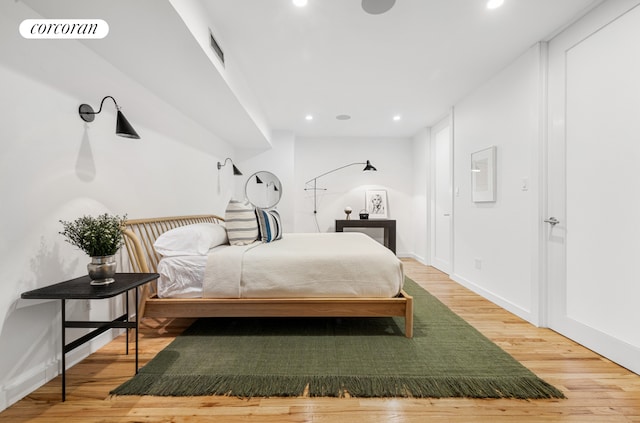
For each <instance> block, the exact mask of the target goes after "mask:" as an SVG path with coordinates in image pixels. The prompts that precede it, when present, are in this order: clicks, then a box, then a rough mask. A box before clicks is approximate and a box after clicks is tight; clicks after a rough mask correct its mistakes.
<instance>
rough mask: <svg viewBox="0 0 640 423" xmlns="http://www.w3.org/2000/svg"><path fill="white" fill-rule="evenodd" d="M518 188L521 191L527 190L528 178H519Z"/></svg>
mask: <svg viewBox="0 0 640 423" xmlns="http://www.w3.org/2000/svg"><path fill="white" fill-rule="evenodd" d="M520 189H521V190H522V191H529V178H526V177H523V178H520Z"/></svg>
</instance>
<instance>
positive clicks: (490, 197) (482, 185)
mask: <svg viewBox="0 0 640 423" xmlns="http://www.w3.org/2000/svg"><path fill="white" fill-rule="evenodd" d="M496 157H497V149H496V147H495V146H491V147H488V148H485V149H483V150H480V151H476V152H475V153H472V154H471V199H472V201H473V202H474V203H487V202H493V201H496V186H497V184H496Z"/></svg>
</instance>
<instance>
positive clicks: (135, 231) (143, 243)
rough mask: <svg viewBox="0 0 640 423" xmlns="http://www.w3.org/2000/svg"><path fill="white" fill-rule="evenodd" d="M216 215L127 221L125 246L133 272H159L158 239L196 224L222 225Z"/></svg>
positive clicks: (221, 220) (221, 219) (220, 219)
mask: <svg viewBox="0 0 640 423" xmlns="http://www.w3.org/2000/svg"><path fill="white" fill-rule="evenodd" d="M223 221H224V219H223V218H221V217H219V216H216V215H195V216H174V217H156V218H150V219H132V220H127V223H126V227H125V231H124V235H125V236H124V245H125V249H126V251H127V256H128V257H129V262H130V263H131V268H132V269H133V272H136V273H150V272H153V273H155V272H157V270H158V262H159V261H160V258H161V257H160V255H159V254H158V253H157V252H156V251H155V249H154V248H153V243H154V242H156V239H158V237H159V236H160V235H161V234H163V233H164V232H167V231H168V230H171V229H174V228H177V227H180V226H186V225H191V224H194V223H206V222H209V223H222V222H223Z"/></svg>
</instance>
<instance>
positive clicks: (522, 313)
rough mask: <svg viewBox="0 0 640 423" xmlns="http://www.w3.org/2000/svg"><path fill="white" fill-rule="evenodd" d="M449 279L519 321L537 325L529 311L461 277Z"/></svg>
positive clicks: (455, 276) (453, 276)
mask: <svg viewBox="0 0 640 423" xmlns="http://www.w3.org/2000/svg"><path fill="white" fill-rule="evenodd" d="M449 278H451V279H452V280H454V281H455V282H457V283H459V284H460V285H462V286H464V287H465V288H467V289H470V290H471V291H473V292H475V293H476V294H478V295H480V296H482V297H484V298H486V299H487V300H489V301H491V302H492V303H494V304H496V305H498V306H500V307H502V308H504V309H505V310H507V311H509V312H511V313H513V314H515V315H516V316H518V317H520V318H521V319H524V320H526V321H527V322H529V323H531V324H532V325H536V326H537V323H536V322H535V319H534V316H533V315H532V314H531V312H530V311H529V310H526V309H524V308H522V307H520V306H518V305H516V304H514V303H512V302H510V301H508V300H506V299H504V298H502V297H500V296H499V295H495V294H493V293H492V292H491V291H487V290H486V289H484V288H481V287H480V286H478V285H476V284H475V283H473V282H471V281H469V280H467V279H465V278H463V277H461V276H460V275H457V274H455V273H454V274H451V275H449Z"/></svg>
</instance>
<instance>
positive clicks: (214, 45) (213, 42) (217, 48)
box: [209, 29, 224, 66]
mask: <svg viewBox="0 0 640 423" xmlns="http://www.w3.org/2000/svg"><path fill="white" fill-rule="evenodd" d="M209 44H210V45H211V48H212V49H213V51H214V53H215V54H216V56H218V59H220V63H222V65H223V66H224V51H222V49H221V48H220V44H218V42H217V41H216V39H215V38H214V37H213V33H212V32H211V29H209Z"/></svg>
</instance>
